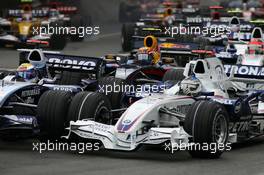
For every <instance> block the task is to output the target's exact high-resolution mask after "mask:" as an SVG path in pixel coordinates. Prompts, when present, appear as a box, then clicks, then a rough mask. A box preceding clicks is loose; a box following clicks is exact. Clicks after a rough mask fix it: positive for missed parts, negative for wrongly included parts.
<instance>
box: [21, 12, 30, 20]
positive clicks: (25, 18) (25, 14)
mask: <svg viewBox="0 0 264 175" xmlns="http://www.w3.org/2000/svg"><path fill="white" fill-rule="evenodd" d="M22 19H23V21H31V20H32V14H31V13H30V12H25V13H24V14H23V15H22Z"/></svg>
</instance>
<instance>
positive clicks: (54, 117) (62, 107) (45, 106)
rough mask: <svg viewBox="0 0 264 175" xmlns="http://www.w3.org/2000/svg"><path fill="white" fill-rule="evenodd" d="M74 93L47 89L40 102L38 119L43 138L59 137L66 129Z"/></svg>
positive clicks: (53, 138) (52, 138)
mask: <svg viewBox="0 0 264 175" xmlns="http://www.w3.org/2000/svg"><path fill="white" fill-rule="evenodd" d="M71 99H72V94H71V93H70V92H65V91H47V92H45V93H44V94H43V95H42V96H41V98H40V100H39V103H38V108H37V119H38V122H39V124H40V131H41V133H42V135H41V139H45V140H46V139H51V140H55V139H59V138H60V137H61V136H62V135H63V132H64V129H65V121H66V116H67V113H68V110H67V109H68V108H69V105H70V102H71Z"/></svg>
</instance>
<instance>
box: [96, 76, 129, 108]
mask: <svg viewBox="0 0 264 175" xmlns="http://www.w3.org/2000/svg"><path fill="white" fill-rule="evenodd" d="M125 85H126V83H125V81H124V80H122V79H119V78H115V77H103V78H101V79H99V80H98V91H99V93H102V94H104V95H105V96H106V97H107V98H108V99H109V101H110V103H111V107H112V109H120V108H122V107H123V104H122V101H123V97H124V92H123V91H122V90H119V91H118V92H114V87H115V86H116V87H117V86H118V87H124V86H125ZM109 88H111V89H109ZM109 90H110V91H111V92H108V91H109Z"/></svg>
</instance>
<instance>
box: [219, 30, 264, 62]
mask: <svg viewBox="0 0 264 175" xmlns="http://www.w3.org/2000/svg"><path fill="white" fill-rule="evenodd" d="M250 38H251V39H250V41H249V42H245V41H241V40H238V41H229V42H230V43H229V44H228V45H227V48H226V51H223V52H219V53H217V54H216V56H217V57H218V58H220V59H221V60H222V61H223V62H228V63H229V64H231V63H233V64H242V65H253V66H263V63H264V52H263V48H264V44H263V39H264V38H263V32H262V29H261V28H259V27H255V28H254V29H253V31H252V33H251V36H250Z"/></svg>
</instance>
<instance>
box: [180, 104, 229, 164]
mask: <svg viewBox="0 0 264 175" xmlns="http://www.w3.org/2000/svg"><path fill="white" fill-rule="evenodd" d="M184 130H185V131H186V132H187V133H188V134H189V135H191V136H192V141H193V143H194V144H195V145H194V146H192V147H191V149H190V150H189V153H190V154H191V156H192V157H196V158H211V159H215V158H219V157H220V156H221V154H222V153H223V152H224V151H225V146H226V143H227V141H228V113H227V112H226V110H225V108H224V107H223V106H222V105H221V104H219V103H217V102H214V101H205V100H201V101H196V102H194V103H193V104H192V106H191V108H190V110H189V111H188V113H187V115H186V118H185V122H184ZM197 144H198V145H199V146H200V147H197V146H196V145H197ZM204 145H205V146H207V147H209V148H211V147H212V146H214V147H213V148H212V149H202V147H203V146H204Z"/></svg>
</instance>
